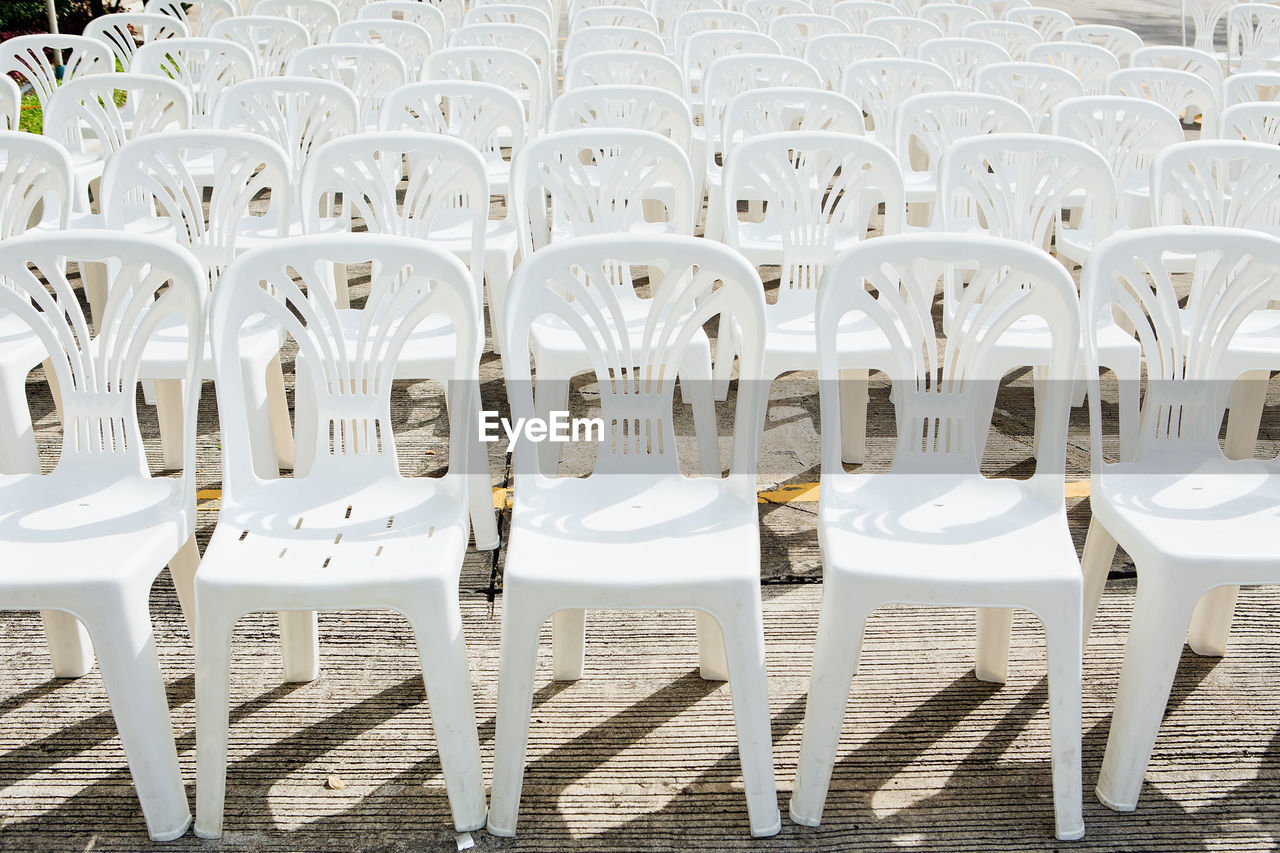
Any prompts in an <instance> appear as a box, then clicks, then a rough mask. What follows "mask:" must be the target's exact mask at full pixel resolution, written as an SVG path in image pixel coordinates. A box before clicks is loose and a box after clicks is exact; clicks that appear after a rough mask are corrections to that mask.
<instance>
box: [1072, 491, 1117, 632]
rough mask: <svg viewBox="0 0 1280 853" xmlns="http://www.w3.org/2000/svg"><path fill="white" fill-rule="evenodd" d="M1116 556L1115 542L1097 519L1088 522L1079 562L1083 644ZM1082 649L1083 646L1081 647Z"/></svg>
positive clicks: (1096, 612)
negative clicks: (1081, 582) (1087, 530)
mask: <svg viewBox="0 0 1280 853" xmlns="http://www.w3.org/2000/svg"><path fill="white" fill-rule="evenodd" d="M1115 556H1116V540H1115V537H1113V536H1112V535H1111V534H1110V533H1108V532H1107V528H1105V527H1103V526H1102V522H1100V521H1098V519H1097V517H1096V516H1095V517H1093V518H1091V519H1090V520H1089V533H1088V534H1087V535H1086V536H1085V540H1084V556H1083V557H1082V558H1081V560H1080V570H1081V571H1082V572H1083V573H1084V632H1083V636H1082V638H1081V642H1082V643H1083V644H1086V645H1087V644H1088V642H1089V632H1090V631H1091V630H1093V620H1094V619H1095V618H1096V617H1097V615H1098V603H1099V602H1100V601H1102V591H1103V590H1104V589H1105V588H1106V586H1107V575H1109V574H1110V573H1111V561H1112V560H1114V559H1115ZM1082 648H1083V646H1082Z"/></svg>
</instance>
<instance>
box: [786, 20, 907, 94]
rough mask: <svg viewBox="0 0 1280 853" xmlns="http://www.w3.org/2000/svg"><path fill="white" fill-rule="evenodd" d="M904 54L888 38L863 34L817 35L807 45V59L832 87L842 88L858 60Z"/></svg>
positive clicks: (805, 55) (828, 85) (824, 82)
mask: <svg viewBox="0 0 1280 853" xmlns="http://www.w3.org/2000/svg"><path fill="white" fill-rule="evenodd" d="M901 55H902V54H901V52H900V51H899V50H898V46H897V45H895V44H894V43H893V42H891V41H889V40H888V39H882V38H880V37H879V36H865V35H862V34H861V33H850V34H848V35H833V36H817V37H815V38H813V39H812V40H810V41H809V43H808V44H807V45H805V48H804V61H805V62H807V63H809V64H810V65H812V66H813V67H814V68H816V69H818V76H819V77H821V78H822V83H823V85H824V86H826V87H827V88H828V89H839V88H840V81H841V80H842V79H844V72H845V69H846V68H848V67H849V66H850V65H852V64H853V63H855V62H861V61H862V60H864V59H884V58H888V57H898V56H901Z"/></svg>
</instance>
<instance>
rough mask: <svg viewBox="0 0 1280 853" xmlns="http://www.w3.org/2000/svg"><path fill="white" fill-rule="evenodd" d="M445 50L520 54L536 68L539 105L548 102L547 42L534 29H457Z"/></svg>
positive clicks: (551, 86) (551, 68)
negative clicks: (500, 50) (539, 82)
mask: <svg viewBox="0 0 1280 853" xmlns="http://www.w3.org/2000/svg"><path fill="white" fill-rule="evenodd" d="M449 47H490V48H493V47H497V48H504V49H507V50H515V51H518V52H519V53H522V54H524V55H525V56H527V57H529V58H530V59H532V60H533V61H534V62H536V63H537V64H538V72H539V74H541V76H542V98H543V99H542V103H543V104H546V103H549V102H550V101H551V94H552V92H554V91H555V80H556V68H555V63H554V62H553V61H552V53H551V42H550V40H549V39H548V38H547V37H546V36H545V35H544V34H543V33H541V32H540V31H538V30H537V29H535V28H533V27H526V26H523V25H521V24H484V25H482V26H470V27H458V28H457V29H455V30H453V31H452V32H451V33H449ZM428 73H430V72H428ZM536 121H537V122H538V123H539V124H541V121H542V116H537V117H536Z"/></svg>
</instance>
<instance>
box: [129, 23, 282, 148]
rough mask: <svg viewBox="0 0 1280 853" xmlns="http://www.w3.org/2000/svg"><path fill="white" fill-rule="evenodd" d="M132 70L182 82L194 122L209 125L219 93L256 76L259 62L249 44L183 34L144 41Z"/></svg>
mask: <svg viewBox="0 0 1280 853" xmlns="http://www.w3.org/2000/svg"><path fill="white" fill-rule="evenodd" d="M130 70H131V71H133V72H134V73H137V74H152V75H155V76H158V77H167V78H169V79H170V80H173V81H175V82H177V83H179V84H180V85H182V86H183V87H184V88H185V89H186V90H187V94H188V95H190V96H191V126H192V127H208V126H209V125H210V123H211V122H212V120H213V105H214V104H215V103H217V101H218V97H219V96H220V95H221V94H222V93H223V92H224V91H226V90H227V89H228V88H229V87H231V86H234V85H235V84H236V83H243V82H244V81H245V80H252V79H254V78H255V77H256V76H257V63H256V61H255V60H254V57H253V54H251V53H250V52H249V50H248V48H245V47H243V46H241V45H239V44H236V43H235V42H232V41H228V40H227V39H210V38H183V39H166V40H165V41H158V42H150V43H148V44H144V45H143V46H142V47H140V48H138V52H137V54H135V55H134V57H133V65H132V66H131V67H130Z"/></svg>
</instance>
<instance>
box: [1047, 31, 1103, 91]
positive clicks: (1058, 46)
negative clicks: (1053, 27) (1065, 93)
mask: <svg viewBox="0 0 1280 853" xmlns="http://www.w3.org/2000/svg"><path fill="white" fill-rule="evenodd" d="M1027 61H1028V62H1043V63H1045V64H1046V65H1055V66H1057V67H1058V68H1065V69H1067V70H1068V71H1070V72H1071V73H1072V74H1074V75H1076V77H1078V78H1080V82H1081V83H1082V84H1084V91H1085V94H1086V95H1101V94H1102V93H1103V92H1104V91H1105V90H1106V87H1107V78H1108V77H1110V76H1111V75H1112V74H1113V73H1115V72H1116V71H1119V70H1120V60H1118V59H1116V56H1115V54H1114V53H1112V52H1111V51H1109V50H1107V49H1106V48H1104V47H1098V46H1097V45H1093V44H1084V43H1083V42H1065V41H1055V42H1045V43H1044V44H1035V45H1032V46H1031V47H1029V48H1027Z"/></svg>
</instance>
